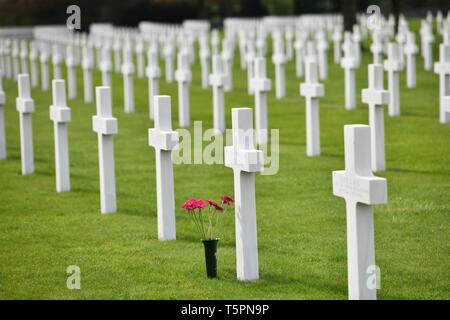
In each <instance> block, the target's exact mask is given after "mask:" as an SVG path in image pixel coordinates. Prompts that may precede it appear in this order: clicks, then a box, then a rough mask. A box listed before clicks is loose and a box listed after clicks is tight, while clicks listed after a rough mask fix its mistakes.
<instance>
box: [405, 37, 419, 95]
mask: <svg viewBox="0 0 450 320" xmlns="http://www.w3.org/2000/svg"><path fill="white" fill-rule="evenodd" d="M403 49H404V50H405V55H406V85H407V87H408V88H415V87H416V55H417V54H418V53H419V48H418V47H417V44H416V34H415V33H414V32H408V33H407V35H406V44H405V46H404V48H403Z"/></svg>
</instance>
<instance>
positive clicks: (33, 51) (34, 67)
mask: <svg viewBox="0 0 450 320" xmlns="http://www.w3.org/2000/svg"><path fill="white" fill-rule="evenodd" d="M38 54H39V48H38V43H37V42H36V41H31V42H30V54H29V59H30V66H31V87H32V88H37V87H38V85H39V66H38V58H39V56H38Z"/></svg>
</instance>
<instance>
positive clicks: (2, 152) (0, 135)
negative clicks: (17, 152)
mask: <svg viewBox="0 0 450 320" xmlns="http://www.w3.org/2000/svg"><path fill="white" fill-rule="evenodd" d="M5 103H6V97H5V92H4V91H3V70H0V160H5V159H6V131H5V113H4V110H3V106H4V105H5Z"/></svg>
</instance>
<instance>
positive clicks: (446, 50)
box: [434, 44, 450, 123]
mask: <svg viewBox="0 0 450 320" xmlns="http://www.w3.org/2000/svg"><path fill="white" fill-rule="evenodd" d="M434 72H435V73H437V74H439V121H440V123H450V110H449V108H448V102H447V100H446V99H447V98H448V97H450V44H441V45H440V46H439V61H438V62H436V63H435V65H434Z"/></svg>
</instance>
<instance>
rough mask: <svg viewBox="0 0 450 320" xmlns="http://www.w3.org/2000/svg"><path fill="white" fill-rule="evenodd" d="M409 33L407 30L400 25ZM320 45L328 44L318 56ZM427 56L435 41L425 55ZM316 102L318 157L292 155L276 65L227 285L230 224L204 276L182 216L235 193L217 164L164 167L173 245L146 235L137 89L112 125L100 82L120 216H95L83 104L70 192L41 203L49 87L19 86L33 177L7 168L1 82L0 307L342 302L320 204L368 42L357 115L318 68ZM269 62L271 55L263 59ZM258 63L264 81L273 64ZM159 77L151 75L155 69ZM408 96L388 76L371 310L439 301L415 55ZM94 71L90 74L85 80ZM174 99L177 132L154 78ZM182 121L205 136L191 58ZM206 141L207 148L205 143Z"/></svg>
mask: <svg viewBox="0 0 450 320" xmlns="http://www.w3.org/2000/svg"><path fill="white" fill-rule="evenodd" d="M414 27H415V28H416V29H417V27H418V23H417V22H416V23H414ZM330 49H331V48H330ZM435 49H436V50H435V57H436V54H437V46H436V48H435ZM331 51H332V50H330V65H329V67H330V68H329V79H328V80H327V81H325V82H324V84H325V90H326V95H325V97H324V98H322V99H321V100H320V113H321V139H322V156H320V157H316V158H308V157H306V155H305V102H304V99H303V98H302V97H300V96H299V88H298V87H299V83H300V82H301V81H303V80H302V79H297V78H296V77H295V65H294V62H293V61H292V62H290V63H289V64H288V65H287V70H286V75H287V81H286V83H287V97H286V98H285V99H283V100H279V101H278V100H276V99H275V98H274V91H272V92H271V93H270V95H269V101H268V103H269V123H270V127H271V128H274V129H279V132H280V169H279V172H278V174H277V175H274V176H261V175H257V178H256V193H257V195H256V197H257V220H258V244H259V265H260V277H261V279H260V280H259V281H256V282H251V283H242V282H239V281H237V280H236V270H235V240H234V237H235V234H234V215H233V212H229V213H228V214H227V216H226V217H224V219H223V236H222V240H221V242H220V244H219V253H218V260H219V274H220V277H219V279H217V280H208V279H207V278H206V275H205V266H204V256H203V247H202V244H201V242H200V241H199V236H198V235H197V233H196V230H195V228H194V226H193V224H192V222H191V221H190V219H189V217H188V215H187V214H186V213H185V212H183V210H182V209H181V208H180V206H181V204H182V203H183V201H184V200H185V199H187V198H189V197H203V198H216V199H217V198H218V197H219V196H220V195H222V194H232V193H233V174H232V171H231V170H230V169H228V168H225V167H224V166H223V165H177V166H175V167H174V174H175V199H176V219H177V240H176V241H170V242H160V241H158V240H157V234H156V224H157V218H156V190H155V185H156V182H155V154H154V150H153V149H152V148H151V147H149V146H148V140H147V139H148V138H147V129H148V128H150V127H152V126H153V123H152V121H150V120H149V117H148V101H147V94H148V91H147V80H146V79H145V78H143V79H138V78H136V80H135V96H136V112H135V113H133V114H125V113H124V111H123V110H124V108H123V98H122V95H123V92H122V90H123V89H122V77H121V75H120V74H114V76H113V114H114V116H115V117H117V118H118V123H119V134H118V135H117V136H116V137H115V138H114V139H115V140H114V143H115V161H116V177H117V201H118V212H117V213H116V214H111V215H101V214H100V211H99V206H100V204H99V179H98V153H97V136H96V134H95V133H93V131H92V124H91V117H92V115H93V114H94V113H95V105H94V104H90V105H86V104H85V103H84V102H83V100H82V92H83V91H82V90H83V89H82V88H83V87H82V73H81V69H78V98H77V99H75V100H73V101H69V102H68V105H69V106H70V107H71V109H72V122H71V123H70V124H69V145H70V168H71V183H72V191H71V192H68V193H62V194H58V193H56V192H55V174H54V170H55V168H54V146H53V123H52V122H51V121H50V119H49V106H50V105H51V92H50V91H48V92H42V91H41V90H40V89H35V90H33V91H32V97H33V98H34V99H35V104H36V112H35V113H33V134H34V146H35V161H36V162H35V167H36V172H35V174H34V175H31V176H22V175H21V173H20V141H19V119H18V113H17V111H16V110H15V101H14V100H15V97H16V96H17V88H16V83H15V82H12V81H10V80H6V79H5V80H4V87H5V88H4V89H5V92H6V95H7V104H6V105H5V107H4V108H5V117H6V134H7V148H8V150H7V151H8V159H7V160H6V161H1V162H0V190H1V191H0V298H1V299H23V298H26V299H28V298H31V299H346V298H347V252H346V222H345V204H344V200H343V199H340V198H336V197H334V196H333V195H332V183H331V172H332V171H333V170H338V169H343V168H344V150H343V141H344V139H343V138H344V137H343V126H344V125H345V124H359V123H362V124H367V123H368V118H367V117H368V112H367V106H366V105H363V104H362V103H361V102H360V100H361V99H360V92H361V89H363V88H365V87H367V64H368V63H369V62H370V61H371V55H370V53H369V52H368V44H367V43H365V46H364V57H363V59H364V61H363V64H362V66H361V67H360V69H359V70H358V73H357V93H358V98H357V99H358V108H357V109H356V110H354V111H346V110H345V109H344V82H343V76H344V73H343V70H342V69H341V68H340V67H339V66H337V65H334V64H333V63H332V62H331V55H332V52H331ZM269 59H270V58H269ZM269 59H268V74H269V76H270V77H271V78H272V79H273V78H274V67H273V65H272V63H271V62H270V60H269ZM161 68H162V70H164V64H163V62H161ZM417 70H418V75H417V77H418V83H417V89H414V90H411V89H407V88H406V87H405V73H402V76H401V84H402V87H401V112H402V115H401V116H400V117H397V118H390V117H388V116H387V112H386V117H385V121H386V154H387V167H388V170H387V172H385V173H382V174H379V175H380V176H383V177H386V178H387V179H388V194H389V202H388V204H387V205H382V206H377V207H376V208H375V243H376V262H377V265H378V266H379V267H380V269H381V289H380V290H379V291H378V297H379V299H449V298H450V166H449V163H450V125H442V124H439V122H438V101H439V100H438V88H439V87H438V77H437V76H436V75H435V74H433V73H431V72H425V71H424V70H423V63H422V60H421V59H420V60H418V69H417ZM100 79H101V78H100V74H99V72H98V71H95V84H96V85H99V84H100V82H101V80H100ZM160 93H161V94H167V95H170V96H172V116H173V125H174V128H177V124H178V111H177V110H178V109H177V105H178V103H177V84H176V83H175V82H174V83H172V84H167V83H166V82H165V81H164V78H162V79H161V81H160ZM190 99H191V100H190V101H191V120H192V121H194V120H197V121H203V128H204V129H205V128H210V127H211V126H212V92H211V90H210V89H208V90H204V89H202V88H201V86H200V69H199V65H198V63H196V64H194V66H193V81H192V85H191V90H190ZM225 99H226V115H227V127H228V128H231V108H233V107H242V106H247V107H248V106H250V107H251V106H253V97H251V96H249V95H248V94H247V88H246V73H245V71H242V70H240V68H239V58H238V57H237V56H236V59H235V62H234V90H233V91H232V92H230V93H226V97H225ZM207 144H208V143H207V142H205V144H204V146H206V145H207ZM70 265H77V266H79V267H80V268H81V290H69V289H67V287H66V279H67V277H68V274H67V273H66V268H67V267H68V266H70Z"/></svg>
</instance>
